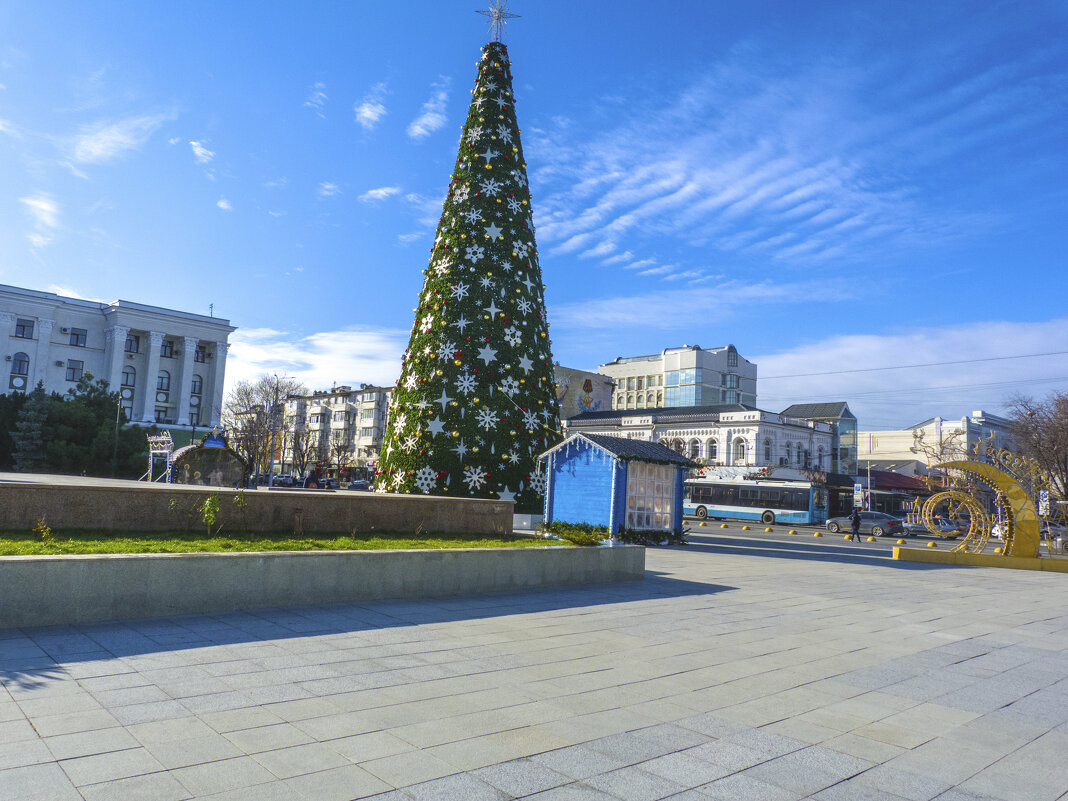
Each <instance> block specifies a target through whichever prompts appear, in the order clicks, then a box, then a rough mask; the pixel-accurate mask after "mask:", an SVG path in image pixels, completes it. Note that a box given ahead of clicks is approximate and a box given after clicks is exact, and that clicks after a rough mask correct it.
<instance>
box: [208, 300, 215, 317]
mask: <svg viewBox="0 0 1068 801" xmlns="http://www.w3.org/2000/svg"><path fill="white" fill-rule="evenodd" d="M214 316H215V304H214V303H209V304H208V317H214Z"/></svg>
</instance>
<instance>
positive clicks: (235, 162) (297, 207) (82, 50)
mask: <svg viewBox="0 0 1068 801" xmlns="http://www.w3.org/2000/svg"><path fill="white" fill-rule="evenodd" d="M477 6H478V3H470V2H467V0H464V2H454V1H453V0H438V1H436V2H425V3H423V2H416V3H411V4H407V5H405V6H398V5H397V4H390V3H381V2H377V3H371V2H363V1H362V0H359V1H356V0H354V1H353V2H334V3H328V2H317V3H309V4H301V5H299V6H298V5H294V4H292V3H281V2H260V3H251V2H231V3H218V2H197V1H195V0H194V2H187V3H184V4H180V5H173V4H171V5H164V4H159V3H137V2H113V1H108V0H101V1H100V2H94V3H80V2H53V1H51V0H33V2H28V1H26V2H23V0H8V2H6V3H3V4H0V282H3V283H9V284H14V285H18V286H29V287H32V288H35V289H44V290H51V291H59V292H62V293H65V294H71V295H76V296H79V297H87V298H94V299H102V300H113V299H115V298H124V299H128V300H135V301H139V302H145V303H153V304H157V305H162V306H168V307H173V308H178V309H183V310H188V311H197V312H202V313H207V311H208V306H209V304H214V309H215V313H216V314H217V315H218V316H222V317H226V318H228V319H230V320H231V322H232V323H233V324H235V325H237V326H239V329H240V330H239V331H238V332H237V333H236V334H235V335H234V337H233V340H232V341H233V343H234V344H233V346H232V348H231V353H230V360H229V362H228V380H231V381H232V380H237V379H240V378H250V377H255V376H257V375H259V374H260V373H263V372H282V371H284V372H287V373H289V374H291V375H295V376H297V377H299V378H302V379H303V380H305V381H306V382H307V383H308V384H309V385H311V386H312V387H314V388H322V387H328V386H329V385H330V384H332V383H339V384H341V383H357V382H368V383H379V384H382V383H391V382H392V381H394V380H395V378H396V376H397V374H398V372H399V365H400V354H401V352H402V351H403V350H404V347H405V345H406V344H407V338H408V331H409V329H410V327H411V325H412V317H413V315H412V307H413V305H414V303H415V301H416V298H417V294H418V291H419V287H420V286H421V283H422V275H421V271H422V270H423V269H425V267H426V265H427V259H428V254H429V247H430V245H431V243H432V241H433V237H434V228H435V226H436V222H437V218H438V215H439V210H440V205H441V199H442V197H443V196H444V192H445V188H446V186H447V184H448V179H449V173H450V172H451V168H452V164H453V162H454V160H455V157H456V149H457V143H458V138H459V132H460V126H461V124H462V122H463V120H464V118H465V116H466V112H467V106H468V103H469V101H470V94H469V88H470V86H471V84H472V81H473V79H474V76H475V62H476V60H477V58H478V56H479V53H480V48H481V46H482V44H483V43H484V42H485V41H486V38H487V26H486V20H485V18H484V17H480V16H478V15H476V14H474V13H472V11H473V9H474V8H475V7H477ZM510 10H511V11H513V12H515V13H518V14H521V15H522V18H521V19H517V20H514V21H513V22H511V23H510V24H509V26H508V31H507V34H506V37H505V41H506V42H507V43H508V45H509V48H510V51H511V56H512V61H513V73H514V75H515V93H516V97H517V101H518V102H517V106H516V110H517V113H518V115H519V121H520V125H521V127H522V136H523V143H524V150H525V153H526V157H527V164H528V171H529V175H530V182H531V189H532V192H533V195H534V200H533V207H534V215H535V221H536V223H537V226H538V229H537V239H538V244H539V248H540V253H541V265H542V270H543V275H544V279H545V283H546V285H547V287H548V289H547V299H548V304H549V309H548V311H549V319H550V322H551V324H552V326H553V327H552V330H551V334H552V338H553V346H554V353H555V356H556V358H557V359H558V360H559V361H560V362H561V363H562V364H565V365H568V366H571V367H578V368H585V369H595V368H596V366H597V365H598V364H599V363H603V362H607V361H610V360H611V359H614V358H615V357H616V356H621V355H637V354H642V353H654V352H657V351H659V350H661V349H662V348H665V347H671V346H676V345H682V344H699V345H701V346H703V347H714V346H719V345H724V344H727V343H733V344H735V345H736V346H737V348H738V349H739V351H740V352H741V354H742V355H743V356H745V357H746V358H749V359H751V360H754V361H756V362H757V364H758V365H759V376H760V378H759V382H758V405H759V406H760V407H762V408H765V409H769V410H773V411H778V410H780V409H782V408H784V407H785V406H787V405H789V404H791V403H794V402H813V401H824V400H847V401H848V402H849V403H850V406H851V408H852V409H853V410H854V411H855V412H856V413H857V415H858V417H859V418H860V423H861V426H862V428H876V429H877V428H890V427H897V426H902V425H908V424H911V423H915V422H918V421H920V420H923V419H925V418H927V417H933V416H935V415H941V416H943V417H959V416H961V415H963V414H968V413H970V412H971V411H972V410H974V409H980V408H981V409H985V410H987V411H989V412H995V413H996V412H998V411H1000V410H1001V409H1002V407H1003V404H1004V403H1005V402H1006V400H1007V399H1008V398H1009V397H1010V396H1011V395H1013V394H1014V393H1022V394H1028V395H1032V396H1039V397H1041V396H1044V395H1045V394H1046V393H1048V392H1050V391H1052V390H1066V389H1068V354H1066V353H1065V352H1068V278H1066V277H1065V275H1066V272H1068V270H1066V269H1065V267H1066V263H1065V262H1066V257H1065V254H1066V253H1068V146H1066V143H1068V49H1066V48H1065V47H1064V45H1063V42H1064V41H1065V39H1066V35H1068V5H1065V4H1064V3H1060V2H1038V1H1036V2H1027V3H995V2H941V3H927V2H902V1H901V0H898V1H897V2H864V3H859V4H858V3H849V2H823V3H819V2H810V3H796V2H751V3H710V2H696V1H695V2H682V1H680V2H668V3H659V4H652V3H649V2H647V1H646V2H642V1H641V0H615V2H608V1H607V0H586V1H585V2H582V3H574V2H564V0H539V1H538V2H533V1H532V0H531V1H529V2H520V1H519V0H516V2H513V3H512V4H511V7H510ZM912 365H928V366H924V367H916V366H912Z"/></svg>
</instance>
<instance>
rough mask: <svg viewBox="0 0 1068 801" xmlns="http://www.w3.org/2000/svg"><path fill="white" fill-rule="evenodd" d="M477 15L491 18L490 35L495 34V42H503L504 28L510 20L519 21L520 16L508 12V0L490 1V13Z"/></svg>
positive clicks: (484, 12) (480, 12) (479, 12)
mask: <svg viewBox="0 0 1068 801" xmlns="http://www.w3.org/2000/svg"><path fill="white" fill-rule="evenodd" d="M475 13H476V14H482V15H483V16H485V17H489V20H490V33H492V34H493V41H495V42H499V41H501V36H502V35H503V34H504V26H505V25H506V24H507V23H508V20H510V19H518V18H519V14H512V13H511V12H510V11H508V0H490V7H489V11H476V12H475Z"/></svg>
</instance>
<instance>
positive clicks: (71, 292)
mask: <svg viewBox="0 0 1068 801" xmlns="http://www.w3.org/2000/svg"><path fill="white" fill-rule="evenodd" d="M45 292H54V293H55V294H57V295H59V296H60V297H64V298H75V299H77V300H91V301H93V302H94V303H108V302H110V301H107V300H104V299H103V298H97V297H93V296H91V295H86V294H83V293H81V292H79V291H78V290H77V289H75V288H74V287H71V286H68V285H66V284H49V285H48V286H46V287H45Z"/></svg>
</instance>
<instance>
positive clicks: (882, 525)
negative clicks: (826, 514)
mask: <svg viewBox="0 0 1068 801" xmlns="http://www.w3.org/2000/svg"><path fill="white" fill-rule="evenodd" d="M852 527H853V524H852V522H850V519H849V515H845V516H843V517H832V518H830V519H829V520H828V521H827V530H828V531H830V532H831V533H832V534H833V533H837V532H839V531H852V530H853V528H852ZM904 531H905V524H904V523H902V522H901V520H900V519H899V518H897V517H891V516H890V515H888V514H884V513H883V512H861V513H860V533H861V534H871V535H872V536H873V537H882V536H885V535H887V534H902V533H904Z"/></svg>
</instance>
